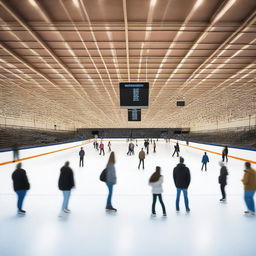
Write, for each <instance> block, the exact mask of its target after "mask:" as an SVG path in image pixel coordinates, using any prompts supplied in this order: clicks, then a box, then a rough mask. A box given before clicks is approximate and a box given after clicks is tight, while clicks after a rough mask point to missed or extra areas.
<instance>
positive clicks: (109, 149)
mask: <svg viewBox="0 0 256 256" xmlns="http://www.w3.org/2000/svg"><path fill="white" fill-rule="evenodd" d="M108 152H111V142H110V141H109V142H108Z"/></svg>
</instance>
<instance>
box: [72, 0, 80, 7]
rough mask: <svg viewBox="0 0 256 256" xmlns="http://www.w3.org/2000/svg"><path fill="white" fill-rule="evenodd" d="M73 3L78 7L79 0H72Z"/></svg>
mask: <svg viewBox="0 0 256 256" xmlns="http://www.w3.org/2000/svg"><path fill="white" fill-rule="evenodd" d="M73 4H74V5H75V6H76V7H77V8H79V0H73Z"/></svg>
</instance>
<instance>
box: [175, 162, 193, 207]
mask: <svg viewBox="0 0 256 256" xmlns="http://www.w3.org/2000/svg"><path fill="white" fill-rule="evenodd" d="M173 180H174V184H175V186H176V188H177V196H176V211H177V212H179V210H180V207H179V203H180V193H181V192H183V196H184V202H185V207H186V211H187V212H190V208H189V200H188V187H189V184H190V171H189V168H188V167H186V166H185V164H184V158H183V157H180V163H179V164H178V165H177V166H176V167H175V168H174V169H173Z"/></svg>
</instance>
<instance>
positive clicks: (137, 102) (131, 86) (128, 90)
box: [119, 82, 149, 108]
mask: <svg viewBox="0 0 256 256" xmlns="http://www.w3.org/2000/svg"><path fill="white" fill-rule="evenodd" d="M119 87H120V106H121V107H123V108H147V107H148V94H149V83H141V82H137V83H130V82H127V83H120V84H119Z"/></svg>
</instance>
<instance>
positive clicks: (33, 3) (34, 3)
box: [28, 0, 37, 7]
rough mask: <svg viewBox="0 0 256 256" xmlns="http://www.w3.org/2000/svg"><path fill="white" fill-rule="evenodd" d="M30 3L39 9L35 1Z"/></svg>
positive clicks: (30, 0)
mask: <svg viewBox="0 0 256 256" xmlns="http://www.w3.org/2000/svg"><path fill="white" fill-rule="evenodd" d="M28 1H29V3H30V4H31V5H33V6H34V7H37V4H36V2H35V0H28Z"/></svg>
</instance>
